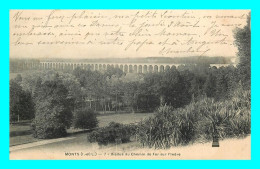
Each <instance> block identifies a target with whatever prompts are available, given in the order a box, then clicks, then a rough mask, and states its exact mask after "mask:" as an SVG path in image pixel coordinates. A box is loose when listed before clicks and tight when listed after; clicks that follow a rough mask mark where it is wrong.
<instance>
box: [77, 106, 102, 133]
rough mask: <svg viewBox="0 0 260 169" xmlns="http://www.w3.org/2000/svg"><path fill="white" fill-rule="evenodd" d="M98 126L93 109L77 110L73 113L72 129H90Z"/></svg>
mask: <svg viewBox="0 0 260 169" xmlns="http://www.w3.org/2000/svg"><path fill="white" fill-rule="evenodd" d="M97 126H98V120H97V116H96V113H95V112H94V110H93V109H89V108H87V109H79V110H77V111H75V112H74V118H73V127H74V128H79V129H92V128H95V127H97Z"/></svg>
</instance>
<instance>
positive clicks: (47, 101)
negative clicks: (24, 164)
mask: <svg viewBox="0 0 260 169" xmlns="http://www.w3.org/2000/svg"><path fill="white" fill-rule="evenodd" d="M39 81H40V80H38V83H37V84H38V85H37V86H36V89H35V90H36V91H37V94H36V95H35V103H36V114H35V119H34V121H33V123H32V129H33V131H34V137H37V138H55V137H62V136H64V135H66V128H69V127H70V126H71V123H72V110H73V107H74V105H73V101H72V100H71V99H70V98H69V97H68V90H67V89H66V87H65V86H64V85H63V83H62V81H61V80H60V78H59V75H58V74H56V76H55V78H54V79H53V80H47V81H44V82H42V83H39Z"/></svg>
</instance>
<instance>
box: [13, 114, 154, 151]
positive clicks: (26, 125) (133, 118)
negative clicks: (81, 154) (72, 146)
mask: <svg viewBox="0 0 260 169" xmlns="http://www.w3.org/2000/svg"><path fill="white" fill-rule="evenodd" d="M152 115H153V114H152V113H135V114H111V115H102V116H98V117H97V118H98V121H99V127H105V126H107V125H108V124H109V123H110V122H112V121H113V122H118V123H123V124H130V123H136V122H139V121H141V120H144V119H146V118H149V117H151V116H152ZM81 131H82V130H79V129H73V128H70V129H68V131H67V132H68V133H69V134H74V133H78V132H81ZM40 140H41V139H36V138H34V137H33V136H32V131H31V129H30V122H29V121H27V122H22V123H19V124H12V125H10V141H9V142H10V146H14V145H20V144H25V143H31V142H35V141H40Z"/></svg>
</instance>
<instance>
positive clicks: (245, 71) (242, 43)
mask: <svg viewBox="0 0 260 169" xmlns="http://www.w3.org/2000/svg"><path fill="white" fill-rule="evenodd" d="M234 37H235V45H236V46H237V49H238V53H237V56H238V58H239V64H238V66H237V68H238V72H239V77H240V79H241V80H242V85H243V87H244V88H246V89H250V88H251V13H249V15H248V17H247V24H246V25H245V27H244V28H242V29H241V28H237V29H235V31H234Z"/></svg>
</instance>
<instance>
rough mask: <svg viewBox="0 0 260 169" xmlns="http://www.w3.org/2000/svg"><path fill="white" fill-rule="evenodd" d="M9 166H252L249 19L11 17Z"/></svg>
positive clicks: (96, 13) (208, 13) (98, 13)
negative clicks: (217, 162) (50, 162)
mask: <svg viewBox="0 0 260 169" xmlns="http://www.w3.org/2000/svg"><path fill="white" fill-rule="evenodd" d="M9 54H10V55H9V100H10V101H9V159H10V160H37V159H41V160H61V159H62V160H117V159H119V160H131V159H135V160H188V159H191V160H221V159H225V160H250V159H251V11H250V10H174V9H169V10H161V9H158V10H156V9H153V10H148V9H146V10H143V9H142V10H139V9H135V10H123V9H121V10H89V9H86V10H83V9H81V10H61V9H60V10H22V9H19V10H9Z"/></svg>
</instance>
